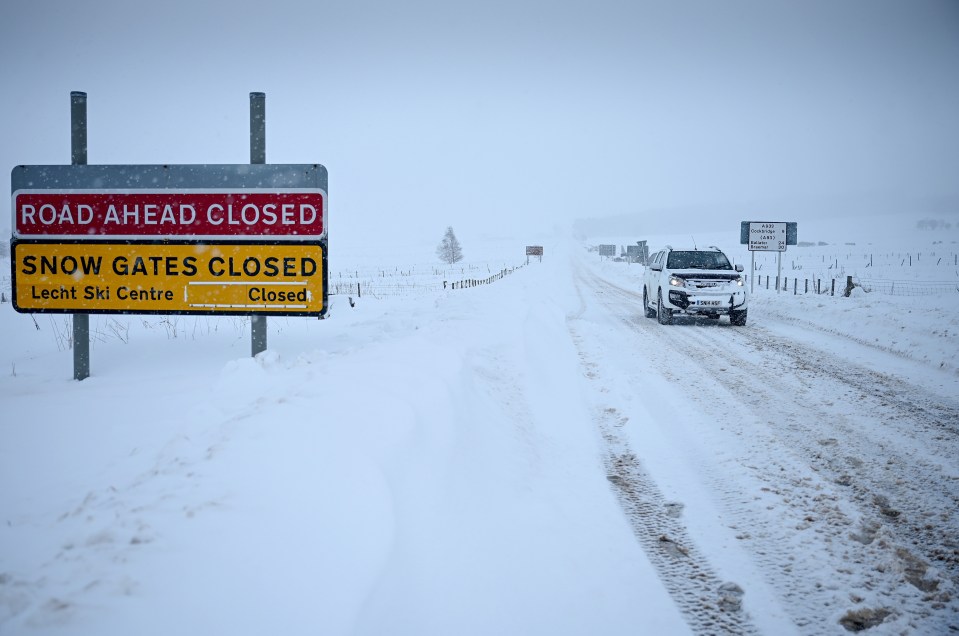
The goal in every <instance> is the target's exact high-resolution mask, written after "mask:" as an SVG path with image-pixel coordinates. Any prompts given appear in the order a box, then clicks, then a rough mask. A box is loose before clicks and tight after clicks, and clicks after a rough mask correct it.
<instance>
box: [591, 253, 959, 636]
mask: <svg viewBox="0 0 959 636" xmlns="http://www.w3.org/2000/svg"><path fill="white" fill-rule="evenodd" d="M577 278H578V280H577V285H578V286H579V287H580V294H583V293H584V289H588V290H590V291H589V293H591V294H592V295H594V296H595V300H596V301H598V303H599V305H600V306H601V307H602V309H603V310H604V311H605V312H606V313H607V314H608V315H609V316H611V317H613V318H612V320H611V322H615V321H618V322H619V324H620V326H621V329H620V332H617V334H616V338H617V339H618V340H619V341H620V345H619V346H624V345H625V346H630V347H634V348H635V349H636V350H637V351H641V352H642V355H643V356H645V357H647V358H648V359H649V361H650V362H651V364H649V365H648V368H647V370H653V369H655V370H656V371H658V372H659V373H661V374H662V375H663V377H665V378H667V379H668V380H670V381H672V382H677V383H685V382H687V380H686V378H689V377H697V378H709V377H712V374H714V373H715V371H716V370H717V369H721V370H722V382H721V383H720V382H718V381H716V382H697V383H696V384H695V388H696V391H692V392H689V398H690V399H691V400H694V401H695V402H696V403H697V406H698V407H699V408H701V409H702V410H703V412H704V413H706V414H708V415H709V417H710V418H711V419H716V420H717V421H720V422H723V424H724V426H725V428H726V429H728V430H726V431H725V432H724V433H723V434H724V435H727V436H728V435H734V436H735V437H737V438H741V439H742V440H748V443H747V444H742V448H743V450H742V452H741V453H740V455H739V457H738V462H739V464H740V466H739V469H740V470H741V471H743V473H744V476H743V477H742V478H739V477H737V476H735V475H734V476H732V478H731V476H730V474H729V472H728V469H726V470H725V471H724V470H720V469H718V467H709V466H707V467H706V472H707V473H708V472H712V473H714V477H713V478H712V484H711V487H712V488H713V489H714V490H715V494H716V499H717V500H718V501H719V502H720V504H721V505H722V506H723V508H724V510H725V511H726V512H728V513H729V515H730V516H731V517H732V518H733V519H734V524H733V525H734V526H735V527H737V528H738V529H739V530H740V531H739V532H738V534H737V538H738V539H740V541H741V542H742V544H743V546H744V547H745V548H746V549H747V550H749V551H751V553H752V554H753V555H754V558H755V560H756V562H757V563H760V564H761V565H762V567H763V569H764V571H765V572H766V573H767V574H766V575H767V580H768V581H769V583H770V584H771V585H772V586H773V587H774V588H775V589H777V590H778V591H779V594H780V595H781V596H782V598H783V599H784V600H785V603H784V606H786V607H789V608H791V611H792V614H793V618H794V621H795V623H796V625H797V626H798V627H799V628H800V629H801V630H802V631H803V632H804V633H832V632H834V631H835V629H836V624H835V622H833V620H834V619H835V618H836V613H837V611H838V610H837V608H839V607H848V610H847V611H846V613H845V614H842V612H841V611H840V612H839V613H840V615H841V618H840V620H842V619H845V622H843V623H842V624H843V625H844V626H847V629H853V628H857V627H862V626H867V625H872V624H879V623H882V621H883V620H884V619H886V618H887V617H889V618H888V620H887V621H886V625H885V626H886V627H889V628H893V626H894V625H897V626H902V627H904V628H906V629H908V630H912V631H918V632H921V633H941V632H948V631H950V630H951V631H956V630H959V602H957V599H956V590H957V589H959V571H957V569H959V568H957V560H959V546H957V541H959V518H957V515H959V513H957V510H959V483H957V479H956V475H955V470H954V469H952V470H951V471H950V469H949V467H950V466H954V462H955V457H957V456H959V452H957V451H959V448H957V431H956V428H957V423H959V404H957V403H956V402H955V401H948V400H945V401H944V400H942V399H941V398H940V397H939V396H934V395H931V394H928V393H926V392H924V391H923V390H922V388H921V387H917V386H914V385H911V384H909V383H908V382H907V381H905V380H903V379H901V378H897V377H894V376H891V375H888V374H883V373H880V372H877V371H874V370H871V369H867V368H864V367H859V366H856V365H851V364H849V363H848V362H847V361H845V360H842V359H840V358H838V357H836V356H834V355H832V354H829V353H828V352H826V351H821V350H817V349H815V348H813V347H810V346H806V345H803V344H802V343H797V342H795V341H792V340H788V339H784V338H780V337H777V336H775V335H774V334H771V333H769V332H768V330H765V329H763V328H762V327H761V326H759V327H757V326H750V327H747V328H746V329H738V328H724V327H727V325H725V324H723V325H722V326H720V325H718V324H717V323H716V322H715V321H710V322H708V323H705V326H703V327H700V326H698V325H703V322H702V321H689V322H688V323H686V324H683V322H684V321H682V320H680V324H677V325H674V326H672V327H663V326H660V325H658V324H656V322H655V321H654V320H649V319H646V318H644V314H643V308H642V294H641V292H640V293H636V292H634V291H633V290H629V289H623V288H620V287H618V286H616V285H615V284H612V283H610V282H608V281H605V280H603V279H602V278H600V277H599V276H596V275H595V274H594V273H592V272H591V271H589V270H582V269H581V270H580V271H578V272H577ZM584 305H585V301H584ZM693 323H695V325H697V326H691V325H692V324H693ZM627 343H628V344H627ZM589 344H590V345H593V346H595V343H589ZM584 348H587V349H588V348H589V347H588V346H586V347H584V346H583V345H581V350H582V349H584ZM850 401H852V402H855V403H856V404H857V406H856V407H855V408H849V407H848V406H846V403H848V402H850ZM837 403H841V404H840V405H839V406H837ZM770 404H779V405H782V407H783V408H781V409H780V410H778V411H777V412H776V413H774V414H772V415H770ZM756 483H759V484H762V486H761V488H759V492H758V493H757V492H755V489H752V488H751V485H752V484H756ZM763 507H766V509H767V511H768V510H774V511H776V514H778V515H779V517H772V519H774V520H775V521H771V516H770V515H769V514H768V512H767V511H763V510H762V508H763ZM764 513H765V514H764ZM797 541H798V542H799V545H801V546H803V547H802V550H801V551H800V553H802V551H803V550H804V551H807V552H808V551H813V552H814V553H815V554H817V555H818V556H819V557H820V559H819V560H816V559H814V560H812V562H805V563H804V562H799V561H797V560H796V558H795V555H796V553H797V550H796V548H795V547H796V544H797ZM806 561H809V560H808V559H807V560H806ZM824 566H825V567H826V568H827V570H830V569H831V570H832V572H831V573H830V574H829V575H827V576H824V575H823V571H822V568H823V567H824Z"/></svg>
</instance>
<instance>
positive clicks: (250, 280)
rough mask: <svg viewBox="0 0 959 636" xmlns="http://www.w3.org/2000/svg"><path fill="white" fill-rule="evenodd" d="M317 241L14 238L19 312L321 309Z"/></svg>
mask: <svg viewBox="0 0 959 636" xmlns="http://www.w3.org/2000/svg"><path fill="white" fill-rule="evenodd" d="M324 250H325V246H324V245H321V244H319V243H289V242H286V243H283V244H260V243H253V244H251V243H248V242H243V243H237V244H222V243H218V244H212V245H211V244H192V243H191V244H182V243H157V244H146V243H132V244H128V243H92V244H91V243H86V242H84V243H35V242H25V241H17V242H14V244H13V263H12V264H13V287H14V293H13V296H14V307H15V308H16V310H17V311H22V312H68V313H71V312H72V313H171V314H172V313H192V314H216V313H222V314H252V313H268V314H270V313H271V314H287V315H301V314H308V315H322V314H323V313H325V310H326V307H325V298H326V293H325V292H326V286H325V279H326V272H325V258H324V257H325V254H324Z"/></svg>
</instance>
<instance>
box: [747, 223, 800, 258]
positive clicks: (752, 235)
mask: <svg viewBox="0 0 959 636" xmlns="http://www.w3.org/2000/svg"><path fill="white" fill-rule="evenodd" d="M798 235H799V232H798V225H797V224H796V223H794V222H786V223H783V222H761V221H743V222H742V223H741V224H740V229H739V242H740V243H741V244H743V245H749V251H751V252H785V251H786V246H788V245H796V244H797V242H798V240H797V239H798ZM780 244H781V245H780Z"/></svg>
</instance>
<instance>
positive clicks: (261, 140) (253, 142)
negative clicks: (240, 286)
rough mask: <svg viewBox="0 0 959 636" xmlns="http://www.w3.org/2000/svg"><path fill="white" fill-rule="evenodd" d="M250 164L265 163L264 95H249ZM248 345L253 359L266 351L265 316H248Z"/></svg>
mask: <svg viewBox="0 0 959 636" xmlns="http://www.w3.org/2000/svg"><path fill="white" fill-rule="evenodd" d="M250 163H266V93H250ZM250 344H251V348H252V351H253V354H252V355H253V357H254V358H255V357H256V355H257V354H258V353H263V352H264V351H266V316H264V315H262V314H253V315H251V316H250Z"/></svg>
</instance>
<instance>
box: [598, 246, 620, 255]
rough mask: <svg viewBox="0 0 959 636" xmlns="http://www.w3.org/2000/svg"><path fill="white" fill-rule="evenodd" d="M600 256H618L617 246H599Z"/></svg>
mask: <svg viewBox="0 0 959 636" xmlns="http://www.w3.org/2000/svg"><path fill="white" fill-rule="evenodd" d="M599 255H600V256H616V246H615V245H600V246H599Z"/></svg>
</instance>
